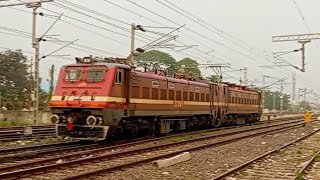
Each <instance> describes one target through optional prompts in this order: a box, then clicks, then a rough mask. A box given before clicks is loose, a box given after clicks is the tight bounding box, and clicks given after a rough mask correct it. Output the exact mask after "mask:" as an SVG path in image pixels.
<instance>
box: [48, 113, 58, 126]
mask: <svg viewBox="0 0 320 180" xmlns="http://www.w3.org/2000/svg"><path fill="white" fill-rule="evenodd" d="M50 120H51V122H52V123H53V124H57V123H59V120H60V118H59V116H58V115H56V114H54V115H52V116H51V118H50Z"/></svg>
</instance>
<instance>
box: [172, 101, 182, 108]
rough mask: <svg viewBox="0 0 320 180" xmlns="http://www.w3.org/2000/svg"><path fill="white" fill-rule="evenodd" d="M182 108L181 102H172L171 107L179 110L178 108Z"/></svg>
mask: <svg viewBox="0 0 320 180" xmlns="http://www.w3.org/2000/svg"><path fill="white" fill-rule="evenodd" d="M182 106H183V103H182V101H174V102H173V107H177V108H179V107H182Z"/></svg>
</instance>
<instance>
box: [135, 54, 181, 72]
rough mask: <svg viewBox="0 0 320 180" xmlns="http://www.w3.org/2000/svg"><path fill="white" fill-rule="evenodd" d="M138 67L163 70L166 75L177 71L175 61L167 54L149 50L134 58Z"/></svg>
mask: <svg viewBox="0 0 320 180" xmlns="http://www.w3.org/2000/svg"><path fill="white" fill-rule="evenodd" d="M136 62H137V66H138V67H143V68H147V69H150V70H153V69H160V68H165V69H166V70H167V71H168V74H172V73H173V72H175V71H176V70H177V61H176V60H175V59H174V58H173V57H172V56H171V55H170V54H168V53H165V52H161V51H158V50H151V51H148V52H145V53H142V54H140V55H138V56H137V57H136Z"/></svg>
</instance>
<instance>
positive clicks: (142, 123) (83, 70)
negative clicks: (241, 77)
mask: <svg viewBox="0 0 320 180" xmlns="http://www.w3.org/2000/svg"><path fill="white" fill-rule="evenodd" d="M260 96H261V95H260V92H258V91H255V90H252V89H248V88H246V87H243V86H238V85H234V84H226V83H214V82H211V81H207V80H195V79H194V78H193V77H192V76H189V75H188V74H186V73H184V72H180V73H175V74H174V76H173V77H169V76H167V75H166V73H165V72H164V71H157V70H155V71H146V72H141V71H137V70H133V69H132V68H131V66H129V65H127V64H126V63H125V60H124V59H114V58H108V59H103V60H101V59H97V58H93V57H85V58H76V63H75V64H70V65H66V66H63V67H62V68H61V70H60V74H59V79H58V83H57V85H56V88H55V91H54V94H53V96H52V99H51V102H50V108H51V112H52V114H53V115H52V116H51V121H52V122H53V123H55V125H56V133H57V135H58V136H69V137H72V138H74V139H79V140H104V139H106V138H107V137H108V136H113V137H120V136H130V137H135V136H139V135H161V134H167V133H170V132H175V131H183V130H196V129H204V128H211V127H218V126H220V125H225V124H245V123H254V122H257V121H259V120H260V115H261V105H260Z"/></svg>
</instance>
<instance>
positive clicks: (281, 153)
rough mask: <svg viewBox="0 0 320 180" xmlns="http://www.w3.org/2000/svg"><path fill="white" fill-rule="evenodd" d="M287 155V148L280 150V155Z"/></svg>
mask: <svg viewBox="0 0 320 180" xmlns="http://www.w3.org/2000/svg"><path fill="white" fill-rule="evenodd" d="M287 155H288V152H287V151H286V150H280V156H282V157H284V156H287Z"/></svg>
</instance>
